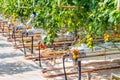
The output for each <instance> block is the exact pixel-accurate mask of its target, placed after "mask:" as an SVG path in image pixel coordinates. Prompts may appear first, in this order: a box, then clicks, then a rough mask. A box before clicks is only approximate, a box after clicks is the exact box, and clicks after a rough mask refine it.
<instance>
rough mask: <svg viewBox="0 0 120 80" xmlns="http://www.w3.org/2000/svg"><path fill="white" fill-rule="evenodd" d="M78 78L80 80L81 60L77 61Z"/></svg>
mask: <svg viewBox="0 0 120 80" xmlns="http://www.w3.org/2000/svg"><path fill="white" fill-rule="evenodd" d="M78 80H81V61H78Z"/></svg>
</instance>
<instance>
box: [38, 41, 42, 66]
mask: <svg viewBox="0 0 120 80" xmlns="http://www.w3.org/2000/svg"><path fill="white" fill-rule="evenodd" d="M40 43H41V41H40V42H39V43H38V49H39V66H40V67H42V64H41V56H40Z"/></svg>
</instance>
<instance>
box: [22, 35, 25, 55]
mask: <svg viewBox="0 0 120 80" xmlns="http://www.w3.org/2000/svg"><path fill="white" fill-rule="evenodd" d="M23 35H24V33H22V43H23V48H24V55H25V56H26V49H25V44H24V39H23Z"/></svg>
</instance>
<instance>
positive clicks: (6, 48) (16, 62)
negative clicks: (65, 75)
mask: <svg viewBox="0 0 120 80" xmlns="http://www.w3.org/2000/svg"><path fill="white" fill-rule="evenodd" d="M0 80H44V79H43V78H42V77H41V76H40V68H39V66H38V64H36V63H34V62H33V61H30V60H25V59H24V57H23V53H22V52H21V51H20V50H19V49H13V47H12V43H11V42H7V40H6V38H5V37H2V36H1V35H0Z"/></svg>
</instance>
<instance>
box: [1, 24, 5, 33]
mask: <svg viewBox="0 0 120 80" xmlns="http://www.w3.org/2000/svg"><path fill="white" fill-rule="evenodd" d="M4 24H5V23H4V22H3V29H2V32H3V35H4Z"/></svg>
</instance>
